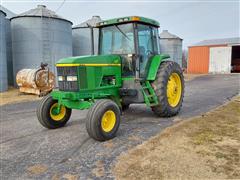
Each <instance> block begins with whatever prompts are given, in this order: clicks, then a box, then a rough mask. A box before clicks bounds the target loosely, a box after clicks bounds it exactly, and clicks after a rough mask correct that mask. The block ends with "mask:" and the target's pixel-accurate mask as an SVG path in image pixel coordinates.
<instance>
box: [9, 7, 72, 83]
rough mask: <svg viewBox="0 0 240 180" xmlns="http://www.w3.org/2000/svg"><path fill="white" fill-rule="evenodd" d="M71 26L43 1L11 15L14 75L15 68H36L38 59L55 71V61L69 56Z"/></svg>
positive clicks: (70, 53)
mask: <svg viewBox="0 0 240 180" xmlns="http://www.w3.org/2000/svg"><path fill="white" fill-rule="evenodd" d="M71 26H72V22H70V21H68V20H66V19H63V18H62V17H60V16H58V15H57V14H56V13H55V12H53V11H51V10H49V9H47V8H46V6H44V5H38V6H37V8H35V9H31V10H29V11H27V12H25V13H22V14H20V15H18V16H15V17H13V18H11V28H12V48H13V49H12V51H13V74H14V77H16V73H17V72H18V71H19V70H21V69H23V68H37V67H39V66H40V63H41V62H45V63H48V64H49V68H50V70H51V71H53V72H54V73H55V74H56V68H55V63H56V61H58V60H59V59H61V58H64V57H69V56H72V28H71ZM14 82H15V81H14ZM15 83H16V82H15ZM15 85H16V84H15Z"/></svg>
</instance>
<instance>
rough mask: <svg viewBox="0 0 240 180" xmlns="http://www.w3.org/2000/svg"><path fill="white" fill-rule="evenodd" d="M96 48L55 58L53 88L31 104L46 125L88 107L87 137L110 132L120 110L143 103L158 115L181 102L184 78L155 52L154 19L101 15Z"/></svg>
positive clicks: (117, 122)
mask: <svg viewBox="0 0 240 180" xmlns="http://www.w3.org/2000/svg"><path fill="white" fill-rule="evenodd" d="M98 28H99V53H98V55H94V56H93V55H92V56H79V57H70V58H65V59H61V60H59V61H58V62H57V64H56V67H57V73H58V76H57V79H58V86H59V90H54V91H53V92H51V94H50V95H48V96H46V97H45V98H43V99H42V101H41V102H40V104H39V107H38V109H37V117H38V120H39V122H40V123H41V124H42V125H43V126H44V127H46V128H49V129H55V128H60V127H63V126H64V125H65V124H66V123H67V121H68V120H69V119H70V116H71V112H72V109H79V110H84V109H89V111H88V114H87V119H86V129H87V132H88V134H89V136H90V137H92V138H94V139H95V140H98V141H105V140H109V139H112V138H113V137H115V135H116V133H117V130H118V128H119V125H120V116H121V112H122V111H124V110H125V109H127V108H128V107H129V105H130V104H132V103H145V104H146V105H147V106H148V107H150V108H151V109H152V111H153V112H154V113H155V114H156V115H157V116H159V117H170V116H174V115H176V114H177V113H178V112H179V111H180V108H181V106H182V102H183V94H184V78H183V73H182V70H181V68H180V66H179V65H178V64H177V63H175V62H173V61H169V60H168V59H169V58H170V57H169V55H166V54H160V50H159V37H158V28H159V23H158V22H157V21H155V20H152V19H148V18H144V17H139V16H130V17H123V18H116V19H111V20H106V21H102V22H100V23H99V24H98Z"/></svg>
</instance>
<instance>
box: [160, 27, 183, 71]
mask: <svg viewBox="0 0 240 180" xmlns="http://www.w3.org/2000/svg"><path fill="white" fill-rule="evenodd" d="M160 52H161V53H166V54H169V55H170V57H171V60H173V61H175V62H177V63H178V64H179V65H180V66H181V67H182V39H181V38H179V37H178V36H176V35H173V34H171V33H169V32H168V31H167V30H163V31H162V33H161V34H160Z"/></svg>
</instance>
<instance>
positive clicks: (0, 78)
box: [0, 10, 8, 92]
mask: <svg viewBox="0 0 240 180" xmlns="http://www.w3.org/2000/svg"><path fill="white" fill-rule="evenodd" d="M5 17H6V14H5V13H4V12H3V11H2V10H0V92H3V91H6V90H7V89H8V82H7V54H6V51H7V49H6V45H7V43H6V18H5Z"/></svg>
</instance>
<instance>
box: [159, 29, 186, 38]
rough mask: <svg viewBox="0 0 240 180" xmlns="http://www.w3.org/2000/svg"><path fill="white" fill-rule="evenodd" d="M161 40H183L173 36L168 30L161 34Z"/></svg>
mask: <svg viewBox="0 0 240 180" xmlns="http://www.w3.org/2000/svg"><path fill="white" fill-rule="evenodd" d="M160 39H182V38H180V37H178V36H176V35H174V34H171V33H170V32H168V30H163V31H162V32H161V33H160Z"/></svg>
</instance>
